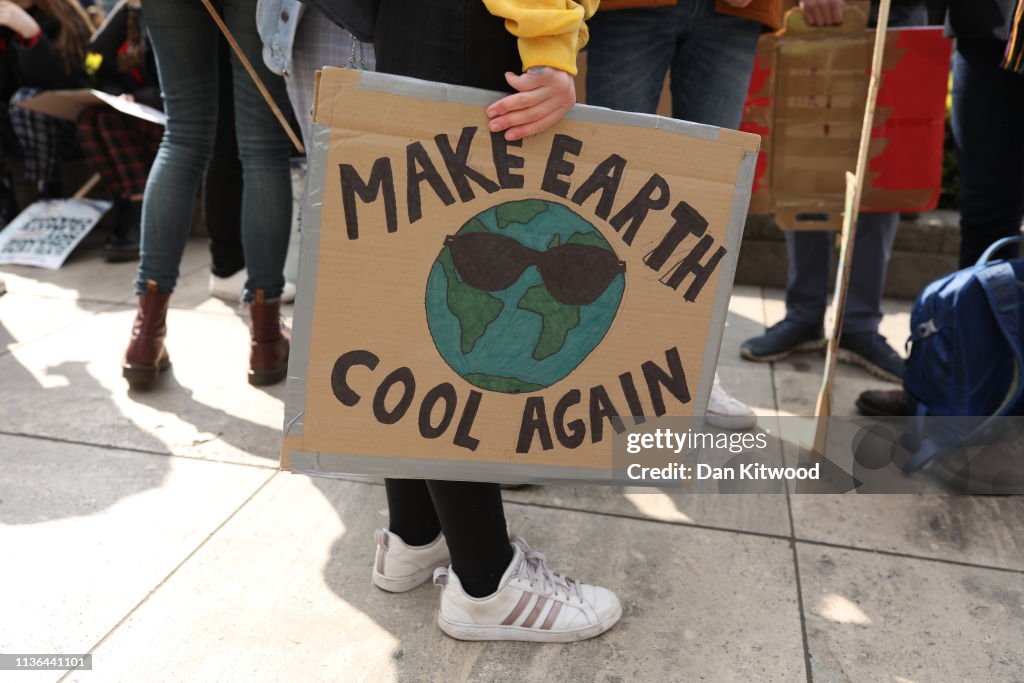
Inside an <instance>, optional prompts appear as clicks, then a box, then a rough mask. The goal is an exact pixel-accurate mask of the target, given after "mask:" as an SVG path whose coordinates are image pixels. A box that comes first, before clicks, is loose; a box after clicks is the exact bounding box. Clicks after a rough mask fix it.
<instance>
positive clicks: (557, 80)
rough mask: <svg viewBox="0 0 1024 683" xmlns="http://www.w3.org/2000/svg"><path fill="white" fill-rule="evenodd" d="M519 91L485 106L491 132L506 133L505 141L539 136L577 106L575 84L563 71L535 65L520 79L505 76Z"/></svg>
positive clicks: (510, 74) (512, 74)
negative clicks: (538, 134)
mask: <svg viewBox="0 0 1024 683" xmlns="http://www.w3.org/2000/svg"><path fill="white" fill-rule="evenodd" d="M505 80H506V81H508V84H509V85H511V86H512V87H513V88H515V89H516V90H518V91H519V92H518V93H517V94H515V95H509V96H508V97H505V98H502V99H500V100H498V101H497V102H495V103H494V104H492V105H491V106H489V107H487V116H488V118H490V119H491V123H490V126H489V128H490V130H491V132H492V133H499V132H501V131H505V139H506V140H510V141H511V140H519V139H522V138H525V137H527V136H529V135H536V134H537V133H542V132H544V131H545V130H547V129H548V128H550V127H551V126H553V125H555V124H556V123H558V122H559V121H561V120H562V117H563V116H565V115H566V114H568V113H569V110H570V109H572V108H573V106H574V105H575V104H576V85H575V83H574V82H573V79H572V76H570V75H569V74H568V73H566V72H565V71H559V70H558V69H552V68H551V67H547V66H537V67H534V68H532V69H530V70H529V71H527V72H526V73H525V74H523V75H522V76H519V75H516V74H514V73H512V72H511V71H510V72H508V73H506V74H505Z"/></svg>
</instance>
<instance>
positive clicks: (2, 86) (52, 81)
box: [0, 7, 84, 101]
mask: <svg viewBox="0 0 1024 683" xmlns="http://www.w3.org/2000/svg"><path fill="white" fill-rule="evenodd" d="M28 13H29V14H30V15H32V18H33V19H35V20H36V23H37V24H39V28H40V29H41V32H40V34H39V36H38V37H37V38H34V39H32V40H23V39H22V38H21V36H19V35H18V34H16V33H15V32H14V31H12V30H10V29H9V28H6V27H3V28H0V62H2V63H0V96H2V97H3V98H4V100H5V101H6V100H8V99H10V97H11V95H12V94H14V91H16V90H17V89H18V88H25V87H29V88H42V89H44V90H58V89H62V88H78V87H81V86H82V85H83V84H84V71H83V70H81V69H73V70H72V71H71V73H68V72H67V71H65V70H64V66H63V64H62V63H61V59H60V55H59V54H58V53H57V49H56V48H55V47H54V45H53V41H54V39H55V38H56V37H57V35H58V34H59V33H60V31H61V26H60V24H59V23H58V22H57V20H56V19H53V18H52V17H50V16H47V15H44V14H42V13H41V12H40V11H39V9H38V8H36V7H33V8H31V9H30V10H28Z"/></svg>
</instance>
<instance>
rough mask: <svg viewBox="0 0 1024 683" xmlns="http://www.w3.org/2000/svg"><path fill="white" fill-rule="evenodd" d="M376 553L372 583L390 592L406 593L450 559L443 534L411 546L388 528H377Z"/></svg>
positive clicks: (375, 536) (375, 534)
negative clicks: (430, 540)
mask: <svg viewBox="0 0 1024 683" xmlns="http://www.w3.org/2000/svg"><path fill="white" fill-rule="evenodd" d="M373 537H374V539H375V540H376V541H377V556H376V557H375V558H374V561H373V584H374V585H375V586H377V588H380V589H381V590H386V591H389V592H391V593H404V592H406V591H411V590H412V589H413V588H415V587H416V586H419V585H420V584H421V583H423V582H424V581H426V580H427V579H429V578H430V575H431V574H433V573H434V569H436V568H437V567H443V566H445V565H447V564H448V563H449V562H451V556H450V555H449V554H448V544H447V543H445V542H444V534H438V535H437V538H435V539H434V540H433V541H432V542H431V543H428V544H427V545H420V546H411V545H407V544H406V543H405V541H403V540H402V539H401V538H399V537H398V536H397V535H395V534H393V533H391V532H390V531H388V530H387V529H377V531H376V532H375V533H374V535H373Z"/></svg>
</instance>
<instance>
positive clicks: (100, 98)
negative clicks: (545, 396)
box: [19, 88, 167, 126]
mask: <svg viewBox="0 0 1024 683" xmlns="http://www.w3.org/2000/svg"><path fill="white" fill-rule="evenodd" d="M19 104H20V105H21V106H22V107H24V108H25V109H29V110H31V111H37V112H39V113H40V114H46V115H47V116H53V117H55V118H58V119H65V120H67V121H77V120H78V115H79V114H81V113H82V111H83V110H85V109H88V108H89V107H95V106H98V105H101V104H105V105H107V106H109V107H112V108H114V109H116V110H117V111H119V112H121V113H122V114H127V115H128V116H134V117H135V118H137V119H142V120H143V121H149V122H150V123H155V124H158V125H161V126H163V125H166V124H167V115H166V114H164V113H163V112H162V111H160V110H159V109H154V108H153V107H150V106H147V105H145V104H142V103H140V102H136V101H134V100H130V99H127V98H125V97H118V96H117V95H111V94H110V93H106V92H103V91H102V90H89V89H88V88H81V89H78V90H44V91H42V92H40V93H39V94H38V95H36V96H35V97H32V98H30V99H27V100H25V101H23V102H20V103H19Z"/></svg>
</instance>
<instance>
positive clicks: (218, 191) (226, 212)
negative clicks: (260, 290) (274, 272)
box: [203, 37, 245, 277]
mask: <svg viewBox="0 0 1024 683" xmlns="http://www.w3.org/2000/svg"><path fill="white" fill-rule="evenodd" d="M217 59H218V60H219V64H218V76H219V78H220V81H219V82H218V83H217V135H216V138H215V142H214V144H213V157H212V158H211V159H210V165H209V166H207V168H206V181H205V184H204V186H203V208H204V211H205V214H206V232H207V234H208V235H209V236H210V256H211V264H210V270H211V271H213V274H214V275H216V276H217V277H231V276H232V275H234V274H235V273H237V272H238V271H240V270H242V268H245V256H244V255H243V252H242V162H241V161H239V160H238V144H237V143H236V141H235V98H234V89H233V87H232V84H231V50H230V48H229V47H228V44H227V41H226V40H224V38H223V37H218V46H217Z"/></svg>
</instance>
